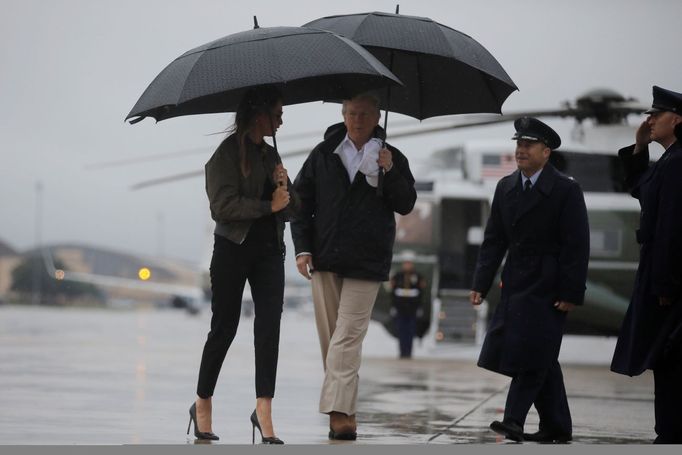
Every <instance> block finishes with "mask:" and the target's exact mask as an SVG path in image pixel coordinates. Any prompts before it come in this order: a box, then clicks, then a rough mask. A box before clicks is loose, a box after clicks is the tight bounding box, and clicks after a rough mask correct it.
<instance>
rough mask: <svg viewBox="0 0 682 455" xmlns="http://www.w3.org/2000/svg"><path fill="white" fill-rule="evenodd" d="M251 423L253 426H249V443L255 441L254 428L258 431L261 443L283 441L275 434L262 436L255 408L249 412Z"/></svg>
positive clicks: (279, 442) (281, 442) (280, 442)
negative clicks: (251, 412)
mask: <svg viewBox="0 0 682 455" xmlns="http://www.w3.org/2000/svg"><path fill="white" fill-rule="evenodd" d="M251 425H253V428H251V444H255V443H256V428H258V431H260V438H261V441H262V442H263V444H284V441H282V440H281V439H280V438H278V437H277V436H268V437H267V438H266V437H264V436H263V430H261V428H260V423H259V422H258V416H257V415H256V410H255V409H254V410H253V414H251Z"/></svg>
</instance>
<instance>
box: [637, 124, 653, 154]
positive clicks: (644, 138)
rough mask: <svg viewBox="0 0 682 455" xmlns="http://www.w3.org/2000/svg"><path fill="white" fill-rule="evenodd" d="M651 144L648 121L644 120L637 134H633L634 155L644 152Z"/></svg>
mask: <svg viewBox="0 0 682 455" xmlns="http://www.w3.org/2000/svg"><path fill="white" fill-rule="evenodd" d="M650 143H651V125H649V120H644V121H643V122H642V124H641V125H639V128H637V132H636V133H635V150H634V153H639V152H641V151H642V150H644V147H646V146H647V145H648V144H650Z"/></svg>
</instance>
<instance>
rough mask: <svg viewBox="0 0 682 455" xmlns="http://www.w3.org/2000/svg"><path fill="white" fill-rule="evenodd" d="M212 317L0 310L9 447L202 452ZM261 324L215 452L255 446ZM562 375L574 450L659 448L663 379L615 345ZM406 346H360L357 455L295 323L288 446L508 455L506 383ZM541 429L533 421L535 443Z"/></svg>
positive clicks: (248, 333)
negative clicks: (623, 361) (618, 355)
mask: <svg viewBox="0 0 682 455" xmlns="http://www.w3.org/2000/svg"><path fill="white" fill-rule="evenodd" d="M209 319H210V314H209V312H208V311H203V312H202V313H200V314H199V315H195V316H193V315H189V314H188V313H185V312H183V311H180V310H164V309H153V308H152V309H119V310H111V309H76V308H44V307H42V308H41V307H21V306H0V403H2V406H1V407H0V444H9V445H22V444H39V445H42V444H50V445H61V444H69V445H70V444H84V445H100V444H164V445H168V444H171V445H175V444H193V443H196V442H199V441H195V439H194V438H193V437H191V436H188V435H186V434H185V433H186V430H187V423H188V408H189V406H190V404H191V403H192V401H193V400H194V390H195V385H196V376H197V371H198V366H199V360H200V358H199V356H200V353H201V349H202V346H203V342H204V340H205V336H206V333H207V330H208V325H209ZM252 326H253V321H252V319H250V318H244V319H243V320H242V323H241V325H240V328H239V332H238V334H237V337H236V338H235V342H234V344H233V346H232V348H231V350H230V352H229V353H228V357H227V359H226V360H225V363H224V365H223V370H222V373H221V377H220V380H219V382H218V387H217V389H216V394H215V397H214V426H213V430H214V431H215V432H216V433H217V434H219V435H220V441H217V442H215V443H214V444H250V443H251V436H252V429H251V426H250V423H249V421H248V418H249V415H250V414H251V411H252V410H253V407H254V404H255V392H254V385H253V374H254V373H253V372H254V365H253V341H252ZM569 341H571V342H570V343H565V348H566V345H568V350H569V351H571V352H567V353H566V354H565V355H564V352H562V366H563V370H564V377H565V382H566V389H567V392H568V397H569V404H570V407H571V412H572V416H573V423H574V433H573V436H574V441H573V443H572V444H649V443H650V442H651V441H652V439H653V436H654V433H653V420H654V419H653V378H652V376H651V375H650V374H648V373H647V374H644V375H642V376H639V377H636V378H628V377H624V376H620V375H616V374H613V373H611V372H609V370H608V364H607V362H608V359H610V353H611V352H612V350H611V351H609V350H610V349H611V347H612V340H610V341H609V340H606V342H604V340H593V341H592V342H586V341H585V340H584V339H575V340H569ZM396 350H397V343H396V341H395V340H394V339H392V338H391V337H390V336H388V335H387V334H386V333H385V331H384V329H383V328H382V327H381V326H379V325H372V326H371V327H370V330H369V333H368V335H367V339H366V342H365V344H364V353H363V354H364V360H363V365H362V369H361V371H360V396H359V404H358V422H359V428H358V433H359V437H358V440H357V441H356V442H332V441H329V440H328V439H327V431H328V417H327V416H325V415H322V414H319V413H318V412H317V400H318V397H319V390H320V385H321V382H322V364H321V360H320V354H319V347H318V342H317V335H316V332H315V328H314V320H313V319H312V316H311V314H310V313H309V312H295V311H285V313H284V318H283V322H282V335H281V344H280V360H279V372H278V380H277V391H276V397H275V400H274V402H273V409H274V414H273V421H274V423H275V428H276V431H277V434H278V436H279V437H281V438H282V439H283V440H285V441H286V442H287V443H288V444H292V443H293V444H325V445H326V444H351V445H352V444H355V445H357V444H360V445H363V444H509V443H510V442H508V441H505V440H503V439H501V438H500V437H498V436H497V435H496V434H495V433H493V432H491V431H490V430H489V429H488V425H489V424H490V422H491V421H492V420H496V419H500V418H501V416H502V412H503V407H504V400H505V397H506V392H507V387H508V385H509V380H508V379H507V378H505V377H503V376H500V375H496V374H494V373H491V372H488V371H485V370H482V369H480V368H478V367H476V366H475V357H476V354H477V352H478V348H477V347H476V346H472V345H459V346H457V345H449V346H447V347H444V348H443V347H439V348H437V349H434V348H433V347H429V346H417V348H416V353H415V358H414V359H411V360H400V359H397V358H396ZM536 428H537V414H536V413H535V411H534V410H532V411H531V413H530V414H529V417H528V420H527V423H526V431H535V429H536Z"/></svg>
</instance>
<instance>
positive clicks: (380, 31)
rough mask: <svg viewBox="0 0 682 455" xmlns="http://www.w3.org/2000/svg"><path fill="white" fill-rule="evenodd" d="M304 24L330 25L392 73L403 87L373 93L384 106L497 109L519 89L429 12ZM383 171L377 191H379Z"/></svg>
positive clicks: (478, 48)
mask: <svg viewBox="0 0 682 455" xmlns="http://www.w3.org/2000/svg"><path fill="white" fill-rule="evenodd" d="M304 27H311V28H315V29H323V30H329V31H332V32H335V33H338V34H340V35H343V36H346V37H348V38H351V39H352V40H353V41H355V42H356V43H358V44H360V45H362V46H363V47H365V48H366V49H367V50H368V51H370V52H371V53H372V54H373V55H374V56H375V57H376V58H378V59H379V60H380V61H381V62H382V63H383V64H384V65H386V66H388V68H389V69H390V70H391V71H392V72H393V73H394V74H395V75H396V76H398V78H400V80H401V81H402V83H403V86H401V87H389V88H388V89H387V90H383V91H381V92H379V93H377V95H378V96H379V98H380V99H381V105H382V106H384V108H385V109H386V114H385V116H384V129H386V126H387V124H388V111H393V112H398V113H401V114H405V115H409V116H410V117H414V118H417V119H419V120H423V119H426V118H429V117H436V116H439V115H450V114H469V113H477V112H494V113H501V109H502V103H504V101H505V100H506V99H507V97H508V96H509V95H510V94H511V92H513V91H514V90H518V88H517V87H516V85H515V84H514V82H513V81H512V80H511V78H510V77H509V75H507V73H506V72H505V71H504V69H503V68H502V66H501V65H500V64H499V63H498V62H497V60H495V57H493V56H492V55H491V54H490V52H488V51H487V50H486V49H485V48H484V47H483V46H482V45H480V44H479V43H478V42H477V41H476V40H474V39H473V38H471V37H470V36H468V35H465V34H464V33H461V32H458V31H457V30H454V29H452V28H450V27H447V26H445V25H442V24H439V23H438V22H435V21H433V20H432V19H429V18H427V17H417V16H405V15H401V14H398V8H397V7H396V13H395V14H390V13H379V12H373V13H361V14H347V15H341V16H328V17H323V18H321V19H317V20H314V21H312V22H308V23H307V24H305V25H304ZM382 177H383V171H382V173H380V174H379V185H378V187H377V194H379V195H381V194H382V191H383V190H382V187H383V178H382Z"/></svg>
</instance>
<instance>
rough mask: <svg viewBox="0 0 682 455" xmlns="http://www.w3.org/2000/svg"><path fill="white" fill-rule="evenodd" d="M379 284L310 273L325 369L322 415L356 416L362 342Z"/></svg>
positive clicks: (329, 273) (328, 273)
mask: <svg viewBox="0 0 682 455" xmlns="http://www.w3.org/2000/svg"><path fill="white" fill-rule="evenodd" d="M380 284H381V283H380V282H378V281H367V280H357V279H352V278H341V277H339V276H337V275H336V274H335V273H332V272H320V271H315V273H313V277H312V286H313V303H314V306H315V322H316V323H317V333H318V335H319V337H320V348H321V350H322V363H323V364H324V370H325V376H324V383H323V384H322V392H321V393H320V412H322V413H325V414H328V413H330V412H332V411H337V412H343V413H344V414H348V415H353V414H355V406H356V404H357V401H358V379H359V377H358V370H360V357H361V354H362V340H363V339H364V338H365V334H366V333H367V327H368V326H369V320H370V316H371V315H372V307H374V302H375V301H376V296H377V293H378V291H379V286H380Z"/></svg>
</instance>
